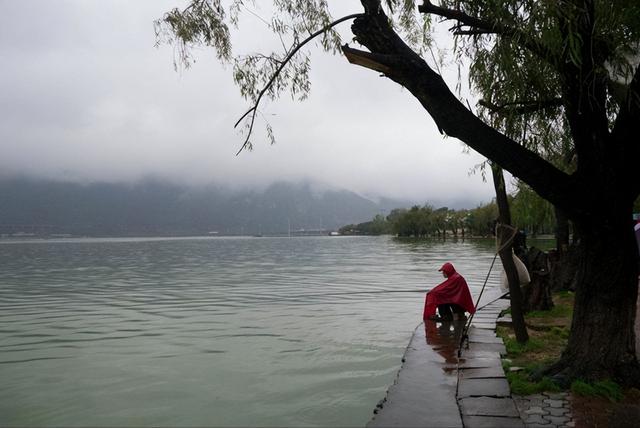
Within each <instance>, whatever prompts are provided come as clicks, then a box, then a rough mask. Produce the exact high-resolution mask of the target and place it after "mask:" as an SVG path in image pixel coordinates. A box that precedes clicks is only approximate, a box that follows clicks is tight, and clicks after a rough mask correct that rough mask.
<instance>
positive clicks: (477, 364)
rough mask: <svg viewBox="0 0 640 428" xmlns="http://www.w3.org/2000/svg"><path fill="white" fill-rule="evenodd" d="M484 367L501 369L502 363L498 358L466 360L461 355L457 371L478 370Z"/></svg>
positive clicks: (465, 356)
mask: <svg viewBox="0 0 640 428" xmlns="http://www.w3.org/2000/svg"><path fill="white" fill-rule="evenodd" d="M492 354H493V353H492ZM484 367H502V363H501V362H500V358H467V354H465V353H463V354H462V358H461V359H460V362H459V363H458V369H480V368H484Z"/></svg>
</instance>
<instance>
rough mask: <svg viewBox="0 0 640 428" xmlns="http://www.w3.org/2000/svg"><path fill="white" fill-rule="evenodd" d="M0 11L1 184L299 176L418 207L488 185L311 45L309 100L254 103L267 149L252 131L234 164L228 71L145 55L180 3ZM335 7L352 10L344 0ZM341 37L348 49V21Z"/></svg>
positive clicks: (385, 95)
mask: <svg viewBox="0 0 640 428" xmlns="http://www.w3.org/2000/svg"><path fill="white" fill-rule="evenodd" d="M0 3H1V6H2V14H0V60H1V61H2V69H1V71H0V73H1V76H2V78H1V79H0V93H2V96H1V97H0V149H1V156H0V171H2V173H1V174H2V175H10V174H22V175H29V176H37V177H44V178H55V179H59V180H71V181H81V182H91V181H115V182H119V181H134V180H139V179H141V178H147V177H157V178H162V179H169V180H173V181H179V182H188V183H210V182H214V183H217V184H233V185H236V186H255V185H257V186H265V185H268V184H269V183H271V182H273V181H277V180H300V179H307V180H311V181H317V182H321V183H325V184H327V185H329V186H334V187H339V188H346V189H349V190H353V191H357V192H359V193H361V194H365V195H373V196H390V197H397V198H411V199H413V200H416V201H421V202H424V201H434V200H436V201H439V202H442V203H443V204H445V203H454V202H455V201H467V205H470V206H474V205H476V204H478V203H480V202H486V201H489V200H490V199H491V198H492V194H493V190H492V186H491V183H490V182H489V183H483V182H482V179H481V177H480V175H478V174H476V175H469V171H470V169H471V168H472V167H473V166H474V165H476V164H478V163H480V162H482V161H483V158H482V157H481V156H480V155H478V154H476V153H475V152H471V153H469V154H466V153H463V146H462V144H461V143H460V142H459V141H457V140H455V139H453V138H448V139H445V138H443V137H442V136H441V135H440V134H439V133H438V131H437V128H436V127H435V125H434V123H433V121H432V119H431V118H430V117H429V116H428V114H427V113H426V111H425V110H423V108H422V107H421V106H420V105H419V104H418V102H417V101H416V100H415V99H414V98H413V96H412V95H411V94H410V93H408V92H407V91H406V90H403V89H402V88H400V87H399V86H398V85H396V84H394V83H393V82H391V81H389V80H388V79H385V78H382V77H380V76H378V75H377V74H376V73H374V72H372V71H370V70H366V69H363V68H360V67H356V66H352V65H349V64H348V63H347V61H346V60H345V59H344V58H343V57H340V56H331V55H329V54H325V53H323V52H322V51H321V50H320V49H318V48H313V47H312V48H311V52H312V92H311V96H310V97H309V99H308V100H306V101H304V102H301V103H300V102H292V101H291V100H290V99H289V98H286V97H285V98H283V99H282V100H280V101H277V102H273V103H268V104H266V105H265V106H264V107H263V109H262V111H263V113H264V115H265V117H268V118H269V121H270V123H271V125H272V126H273V128H274V131H275V134H276V138H277V144H276V145H275V146H270V145H269V144H268V142H267V141H266V138H264V137H261V138H259V135H260V134H258V135H257V136H256V138H254V141H255V150H254V151H252V152H245V153H242V154H241V155H240V156H237V157H236V156H235V152H236V151H237V149H238V148H239V146H240V145H241V143H242V135H240V134H238V132H236V131H235V130H234V129H233V124H234V122H235V121H236V119H237V118H238V117H239V116H240V115H241V114H242V113H243V112H244V111H245V110H246V109H247V107H248V104H247V102H246V101H244V100H243V99H242V98H241V97H240V95H239V92H238V90H237V88H236V87H235V86H234V84H233V81H232V77H231V70H230V69H224V68H223V67H222V66H220V65H219V64H218V63H217V62H216V60H215V57H214V52H213V51H212V50H204V49H203V50H200V51H198V52H196V53H195V57H196V59H197V62H196V64H195V65H194V66H193V67H191V68H190V69H188V70H185V71H181V72H176V71H175V70H174V68H173V50H172V48H171V47H169V46H163V47H160V48H156V47H154V45H155V35H154V30H153V20H154V19H156V18H159V17H161V16H162V14H163V13H164V12H166V11H168V10H170V9H171V8H173V7H180V6H183V5H184V4H185V1H183V0H136V1H126V0H76V1H59V0H41V1H36V0H25V1H19V0H0ZM258 3H260V2H258ZM339 7H340V8H341V10H340V11H338V12H346V13H349V12H359V11H360V10H361V9H360V6H359V2H357V1H354V0H349V1H343V0H340V5H339ZM252 27H256V28H257V27H258V24H257V23H256V24H255V25H252ZM341 28H342V31H341V32H342V33H343V34H344V35H346V36H347V37H346V38H345V39H346V40H348V39H349V37H348V35H349V31H348V29H349V23H345V24H342V27H341ZM249 31H254V30H253V28H252V29H250V30H249ZM234 42H236V43H237V44H239V45H241V46H243V47H244V46H247V47H251V46H252V45H255V46H256V49H259V48H260V47H262V43H263V36H261V35H258V36H256V34H254V33H251V32H247V31H245V32H244V33H243V34H242V35H240V36H238V37H236V38H235V39H234ZM258 42H260V43H258ZM450 76H454V77H453V78H451V77H450ZM447 78H448V80H450V81H452V80H454V79H455V70H452V73H451V74H450V75H447ZM451 83H455V82H453V81H452V82H451ZM260 128H261V127H260Z"/></svg>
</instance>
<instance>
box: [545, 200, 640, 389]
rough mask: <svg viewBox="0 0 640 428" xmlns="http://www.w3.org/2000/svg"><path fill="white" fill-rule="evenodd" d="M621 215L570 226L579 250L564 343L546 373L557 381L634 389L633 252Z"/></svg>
mask: <svg viewBox="0 0 640 428" xmlns="http://www.w3.org/2000/svg"><path fill="white" fill-rule="evenodd" d="M620 217H622V219H620ZM625 217H626V211H624V212H623V213H622V215H619V216H618V219H612V218H598V219H596V220H594V221H591V222H590V224H588V223H576V222H574V227H577V228H579V232H580V236H581V238H582V243H581V245H582V250H583V251H581V254H582V256H581V257H580V261H579V267H578V273H577V288H576V294H575V306H574V313H573V320H572V324H571V335H570V336H569V343H568V345H567V348H566V349H565V351H564V353H563V355H562V358H561V360H560V361H559V362H558V363H557V364H556V365H554V366H553V367H551V369H550V372H551V373H556V376H557V378H558V379H559V380H560V381H562V380H570V379H575V378H582V379H585V380H596V379H602V378H608V377H613V378H614V380H616V381H618V382H620V383H622V384H625V385H635V386H638V385H640V365H639V364H638V360H637V356H636V349H635V340H636V338H635V332H634V324H635V319H636V300H637V297H638V266H637V256H638V250H637V247H636V243H635V240H634V238H635V237H634V235H633V229H632V227H631V224H630V220H629V219H626V218H625Z"/></svg>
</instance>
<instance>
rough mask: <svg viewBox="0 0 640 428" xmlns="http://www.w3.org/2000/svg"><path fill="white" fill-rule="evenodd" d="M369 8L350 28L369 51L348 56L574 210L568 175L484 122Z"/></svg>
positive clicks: (449, 131)
mask: <svg viewBox="0 0 640 428" xmlns="http://www.w3.org/2000/svg"><path fill="white" fill-rule="evenodd" d="M363 3H365V2H364V1H363ZM367 3H370V1H369V2H367ZM370 10H374V12H373V13H372V12H370V13H368V14H366V15H365V16H363V17H360V18H357V19H356V20H355V21H354V23H353V25H352V27H351V29H352V31H353V33H354V34H355V36H356V40H357V41H358V42H359V43H361V44H362V45H364V46H365V47H367V48H368V49H369V50H370V52H364V51H358V50H356V49H352V48H350V47H348V46H343V51H344V52H345V55H346V56H347V58H367V59H371V60H372V61H374V62H375V68H373V67H369V68H373V69H375V70H377V71H380V70H381V69H382V68H385V70H387V71H385V75H386V76H387V77H388V78H390V79H392V80H393V81H395V82H397V83H399V84H400V85H402V86H403V87H405V88H407V89H408V90H409V91H410V92H411V93H412V94H413V95H414V96H415V97H416V98H417V99H418V100H419V101H420V103H421V104H422V105H423V106H424V108H425V109H426V110H427V112H429V114H430V115H431V116H432V117H433V119H434V121H435V123H436V125H437V126H438V127H439V128H440V129H441V130H443V131H444V132H445V133H446V134H448V135H450V136H452V137H456V138H458V139H460V140H461V141H463V142H464V143H466V144H468V145H469V146H470V147H471V148H473V149H475V150H476V151H478V152H479V153H480V154H482V155H484V156H486V157H487V158H489V159H491V160H492V161H494V162H496V163H497V164H498V165H500V166H502V167H503V168H504V169H506V170H508V171H510V172H511V173H512V174H513V175H515V176H516V177H518V178H520V179H522V180H523V181H524V182H526V183H527V184H529V185H530V186H531V187H532V188H533V189H535V190H536V191H537V192H538V193H539V194H540V195H541V196H543V197H544V198H546V199H547V200H549V201H551V202H552V203H554V204H557V205H559V206H561V207H564V208H565V209H566V210H567V211H572V210H573V209H574V207H575V204H572V203H571V201H573V200H574V198H576V197H578V196H577V195H576V193H577V192H576V189H575V186H574V185H573V180H572V178H571V177H570V176H568V175H567V174H565V173H564V172H562V171H560V170H558V169H557V168H555V167H554V166H553V165H551V164H550V163H548V162H546V161H545V160H544V159H542V158H541V157H540V156H539V155H537V154H536V153H534V152H532V151H530V150H528V149H526V148H524V147H522V146H521V145H520V144H518V143H517V142H515V141H513V140H512V139H510V138H508V137H507V136H505V135H504V134H501V133H500V132H498V131H497V130H495V129H494V128H492V127H490V126H488V125H487V124H485V123H484V122H482V121H481V120H480V119H479V118H478V117H477V116H476V115H475V114H473V113H472V112H471V111H469V110H468V109H467V108H466V107H465V106H464V105H463V104H462V103H461V102H460V101H459V100H458V99H457V98H456V97H455V95H454V94H453V93H452V92H451V90H450V89H449V88H448V87H447V85H446V83H445V82H444V80H443V79H442V77H441V76H440V75H439V74H437V73H436V72H435V71H433V70H432V69H431V68H430V67H429V66H428V64H427V63H426V62H425V61H424V60H423V59H422V58H421V57H420V56H419V55H418V54H416V53H415V52H414V51H413V50H411V48H409V47H408V46H407V45H406V44H405V43H404V42H403V41H402V39H401V38H400V37H399V36H398V35H397V34H396V33H395V32H394V31H393V29H392V28H391V27H390V26H389V23H388V19H387V17H386V15H384V12H383V11H382V10H381V9H380V8H378V9H377V10H375V9H370ZM356 63H357V62H356Z"/></svg>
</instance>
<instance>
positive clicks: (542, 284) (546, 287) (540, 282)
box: [522, 247, 553, 313]
mask: <svg viewBox="0 0 640 428" xmlns="http://www.w3.org/2000/svg"><path fill="white" fill-rule="evenodd" d="M525 258H526V261H524V260H523V262H525V264H526V266H527V270H528V271H529V275H530V277H531V282H530V283H529V284H528V285H527V286H525V287H524V288H523V290H522V291H523V295H522V306H523V310H524V312H525V313H526V312H529V311H547V310H549V309H551V308H553V300H552V299H551V281H550V275H549V260H548V255H547V254H546V253H544V252H542V251H540V250H538V249H537V248H535V247H531V248H530V249H529V251H528V252H527V254H526V257H525Z"/></svg>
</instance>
